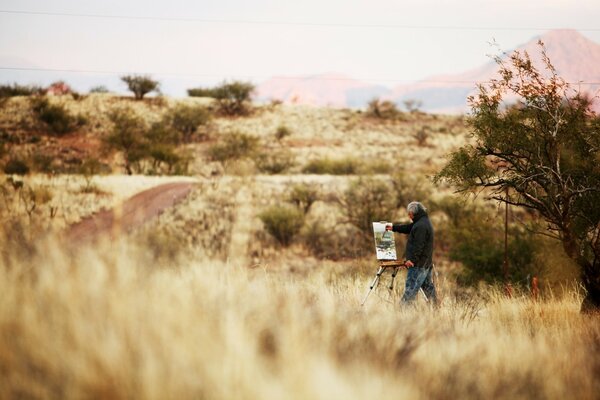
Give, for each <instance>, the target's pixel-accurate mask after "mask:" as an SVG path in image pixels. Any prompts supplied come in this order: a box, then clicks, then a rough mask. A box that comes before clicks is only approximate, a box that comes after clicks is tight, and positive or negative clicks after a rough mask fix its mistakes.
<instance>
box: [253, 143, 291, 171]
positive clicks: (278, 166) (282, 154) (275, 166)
mask: <svg viewBox="0 0 600 400" xmlns="http://www.w3.org/2000/svg"><path fill="white" fill-rule="evenodd" d="M254 162H255V163H256V167H257V168H258V170H259V171H260V172H262V173H265V174H271V175H274V174H282V173H284V172H287V171H289V170H290V169H291V168H293V167H294V165H296V161H295V159H294V155H293V154H292V152H290V151H289V150H285V149H284V150H279V151H271V152H263V153H260V154H258V155H257V156H256V157H255V159H254Z"/></svg>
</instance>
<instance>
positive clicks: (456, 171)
mask: <svg viewBox="0 0 600 400" xmlns="http://www.w3.org/2000/svg"><path fill="white" fill-rule="evenodd" d="M539 45H540V47H541V55H542V60H543V63H544V67H545V70H546V73H545V74H543V73H542V72H540V71H539V70H538V69H537V68H536V67H535V66H534V65H533V62H532V61H531V59H530V57H529V55H528V54H527V53H520V52H514V53H513V54H512V55H511V56H510V58H508V59H507V60H506V61H505V60H502V59H500V58H497V59H496V61H497V62H498V64H499V67H500V68H499V73H500V78H499V79H493V80H492V81H491V82H490V83H489V85H485V86H484V85H481V86H480V87H479V93H478V94H477V96H474V97H471V98H470V99H469V101H470V103H471V107H472V116H471V118H470V121H469V124H470V126H471V127H472V129H473V135H474V137H475V139H476V141H475V144H474V145H468V146H465V147H462V148H461V149H459V150H457V151H455V152H454V153H452V154H451V158H450V160H449V162H448V164H447V165H446V166H445V167H444V168H443V169H442V171H440V172H439V173H438V175H437V176H436V179H437V180H438V181H439V180H446V181H448V182H450V183H452V184H454V185H456V186H457V187H458V190H460V191H470V190H476V189H478V188H479V189H482V188H487V189H489V190H491V193H492V198H493V199H495V200H498V201H500V202H506V203H509V204H512V205H515V206H519V207H524V208H527V209H530V210H533V211H534V212H535V213H537V214H538V215H540V216H541V217H542V218H543V219H544V220H545V221H546V223H547V230H546V231H545V232H542V233H543V234H545V235H547V236H551V237H553V238H555V239H557V240H559V241H560V242H561V243H562V247H563V248H564V250H565V252H566V254H567V255H568V256H569V257H570V258H571V259H572V260H573V262H575V263H576V264H577V265H578V266H579V267H580V270H581V276H582V281H583V285H584V287H585V289H586V291H587V293H586V297H585V299H584V301H583V304H582V311H589V310H598V309H600V163H599V162H598V160H600V118H598V117H597V116H596V115H595V114H594V113H593V112H592V110H591V108H590V100H589V99H588V98H586V97H585V96H583V95H581V94H580V93H578V92H576V91H573V90H572V89H570V87H569V85H568V84H567V83H566V82H565V81H564V80H563V79H562V78H560V77H559V76H558V75H557V73H556V71H555V69H554V67H553V66H552V64H551V62H550V60H549V58H548V57H547V55H546V51H545V48H544V45H543V43H542V42H539ZM513 99H516V104H514V105H512V106H507V104H506V101H511V100H513Z"/></svg>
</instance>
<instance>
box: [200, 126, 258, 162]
mask: <svg viewBox="0 0 600 400" xmlns="http://www.w3.org/2000/svg"><path fill="white" fill-rule="evenodd" d="M257 148H258V138H257V137H255V136H251V135H247V134H245V133H240V132H232V133H229V134H227V135H225V137H224V138H223V140H222V141H221V142H219V143H216V144H214V145H212V146H211V147H210V148H209V149H208V154H209V156H210V158H211V159H212V160H214V161H221V162H225V161H229V160H236V159H240V158H246V157H251V156H252V155H253V154H255V152H256V150H257Z"/></svg>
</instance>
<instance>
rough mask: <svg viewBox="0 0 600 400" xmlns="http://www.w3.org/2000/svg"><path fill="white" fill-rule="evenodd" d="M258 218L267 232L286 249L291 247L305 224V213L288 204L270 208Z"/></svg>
mask: <svg viewBox="0 0 600 400" xmlns="http://www.w3.org/2000/svg"><path fill="white" fill-rule="evenodd" d="M258 217H259V218H260V220H261V221H262V222H263V224H264V225H265V229H266V230H267V232H269V233H270V234H271V235H272V236H273V237H274V238H275V239H276V240H277V241H278V242H279V243H280V244H281V245H282V246H284V247H287V246H289V245H290V243H291V242H292V239H293V238H294V236H296V234H297V233H298V232H300V229H301V228H302V225H303V224H304V213H303V212H302V211H301V210H299V209H298V208H296V207H294V206H291V205H288V204H285V205H277V206H272V207H269V208H268V209H266V210H265V211H263V212H262V213H261V214H260V215H259V216H258Z"/></svg>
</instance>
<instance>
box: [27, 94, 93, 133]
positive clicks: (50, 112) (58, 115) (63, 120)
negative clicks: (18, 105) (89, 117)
mask: <svg viewBox="0 0 600 400" xmlns="http://www.w3.org/2000/svg"><path fill="white" fill-rule="evenodd" d="M31 108H32V110H33V112H34V114H35V115H36V117H37V119H38V120H39V121H40V122H41V123H42V124H43V125H44V126H45V127H46V128H47V129H48V131H49V133H51V134H53V135H56V136H62V135H66V134H68V133H71V132H73V131H74V130H76V129H77V128H78V127H80V126H83V125H84V124H85V123H86V118H85V117H83V116H81V115H79V116H74V115H72V114H71V113H70V112H69V110H67V108H66V107H65V106H64V105H62V104H54V103H51V102H50V101H49V100H48V99H47V98H46V97H35V98H33V99H32V100H31Z"/></svg>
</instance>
